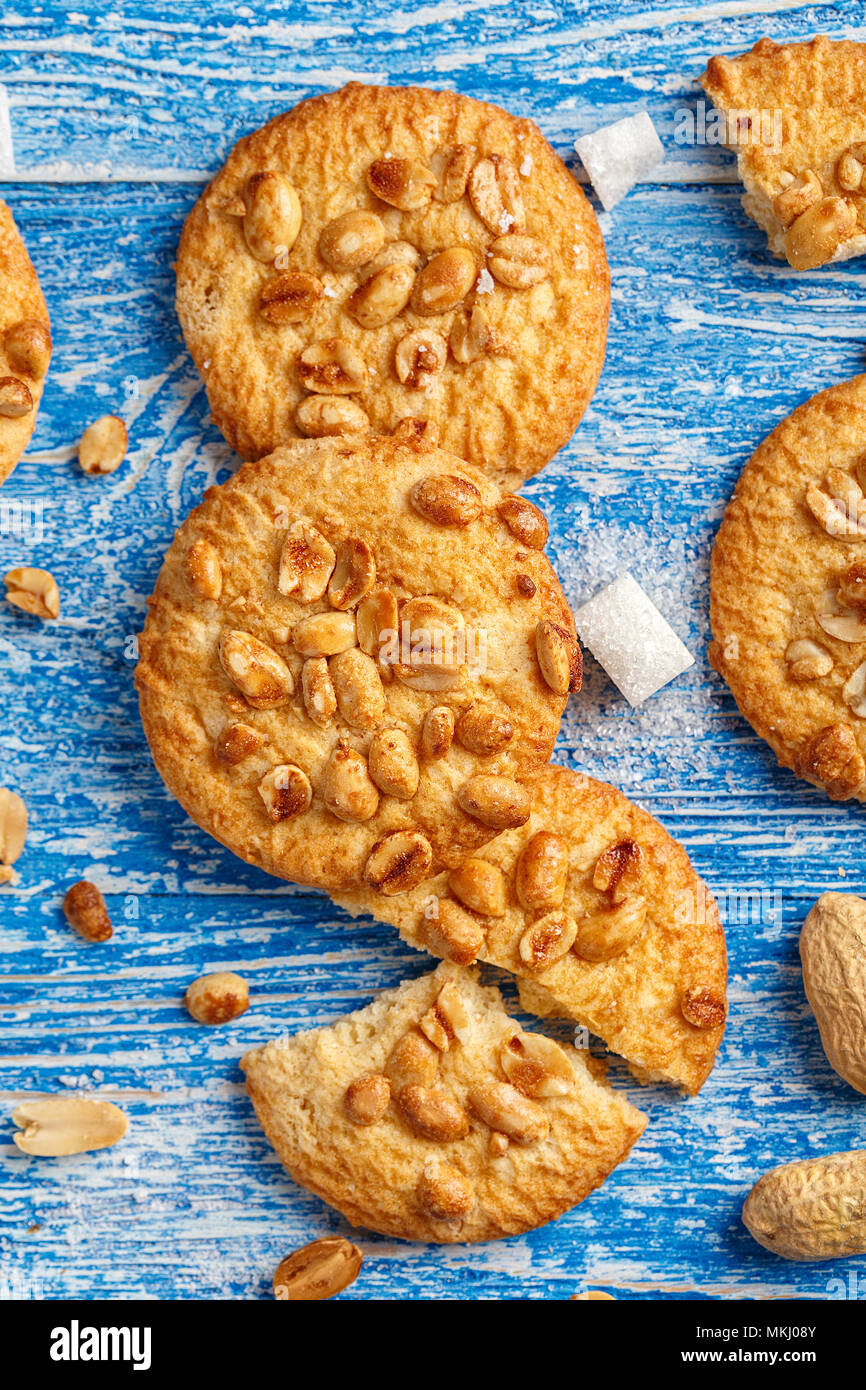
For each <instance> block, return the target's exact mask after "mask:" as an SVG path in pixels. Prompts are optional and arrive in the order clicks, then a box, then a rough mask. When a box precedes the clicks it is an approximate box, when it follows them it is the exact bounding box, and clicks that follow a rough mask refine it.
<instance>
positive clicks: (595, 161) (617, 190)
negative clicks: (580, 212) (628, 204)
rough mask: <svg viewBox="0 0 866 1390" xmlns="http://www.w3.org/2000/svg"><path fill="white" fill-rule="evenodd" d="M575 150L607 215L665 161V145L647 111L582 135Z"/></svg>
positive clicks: (576, 141)
mask: <svg viewBox="0 0 866 1390" xmlns="http://www.w3.org/2000/svg"><path fill="white" fill-rule="evenodd" d="M574 148H575V149H576V150H577V153H578V154H579V155H580V158H581V161H582V163H583V167H584V169H585V170H586V172H587V173H588V174H589V177H590V180H591V182H592V186H593V188H594V189H595V191H596V193H597V194H598V197H599V201H600V203H601V205H602V207H603V208H606V209H607V210H608V211H610V209H611V208H612V207H615V205H616V204H617V203H618V202H619V201H620V199H622V198H624V197H625V195H626V193H628V192H629V190H630V189H632V188H634V186H635V184H636V183H637V181H638V179H642V178H643V177H644V175H645V174H648V173H650V171H651V170H652V169H655V167H656V166H657V165H658V164H661V162H662V160H663V159H664V157H665V152H664V148H663V146H662V142H661V140H660V139H659V137H658V135H657V134H656V128H655V126H654V125H653V123H652V119H651V117H650V116H649V115H648V113H647V112H646V111H641V112H639V113H638V115H637V116H626V117H625V119H624V120H622V121H614V123H613V125H606V126H602V128H601V130H596V131H593V133H592V135H581V137H580V139H579V140H575V142H574Z"/></svg>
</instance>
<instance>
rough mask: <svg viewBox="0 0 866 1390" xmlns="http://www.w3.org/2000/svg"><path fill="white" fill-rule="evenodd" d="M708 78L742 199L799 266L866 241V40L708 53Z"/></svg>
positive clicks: (858, 251)
mask: <svg viewBox="0 0 866 1390" xmlns="http://www.w3.org/2000/svg"><path fill="white" fill-rule="evenodd" d="M701 83H702V85H703V87H704V90H705V91H706V93H707V95H708V96H709V97H710V99H711V100H712V102H713V103H714V105H715V106H716V107H718V109H719V111H720V112H721V114H722V115H723V116H724V118H725V135H726V139H725V144H727V145H728V147H729V148H731V149H733V150H735V151H736V154H737V164H738V170H739V175H740V178H741V179H742V181H743V184H744V185H745V189H746V193H745V196H744V198H743V207H744V208H745V210H746V212H747V213H748V214H749V216H750V217H753V218H754V219H755V221H756V222H757V223H758V225H759V226H760V227H763V229H764V231H765V232H766V233H767V236H768V237H769V239H770V249H771V250H772V251H774V252H775V254H776V255H777V256H784V257H786V258H787V260H788V262H789V264H790V265H792V266H793V267H794V269H795V270H813V269H815V268H816V267H817V266H821V265H826V264H827V263H828V262H829V261H841V260H846V259H847V258H848V257H850V256H860V255H862V254H863V252H864V251H866V177H864V172H866V101H864V91H866V44H861V43H849V42H848V41H847V40H845V41H843V42H839V43H834V42H832V41H831V40H830V39H826V38H816V39H811V40H810V41H809V42H808V43H790V44H782V45H780V44H777V43H774V42H773V41H772V39H761V41H760V42H759V43H757V44H755V47H754V48H753V49H752V51H751V52H750V53H744V54H743V55H742V56H741V57H739V58H733V59H731V58H711V59H710V62H709V64H708V65H707V70H706V72H705V73H704V75H703V77H702V78H701Z"/></svg>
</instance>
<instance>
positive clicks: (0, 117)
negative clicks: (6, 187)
mask: <svg viewBox="0 0 866 1390" xmlns="http://www.w3.org/2000/svg"><path fill="white" fill-rule="evenodd" d="M14 177H15V149H14V147H13V144H12V122H11V121H10V120H9V97H8V95H7V92H6V88H5V87H4V86H3V84H2V82H0V179H11V178H14Z"/></svg>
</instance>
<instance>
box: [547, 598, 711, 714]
mask: <svg viewBox="0 0 866 1390" xmlns="http://www.w3.org/2000/svg"><path fill="white" fill-rule="evenodd" d="M574 618H575V622H576V623H577V631H578V635H579V637H580V640H581V641H582V642H583V643H584V645H585V646H587V647H589V650H590V651H591V652H592V654H593V656H594V657H595V659H596V661H597V662H598V663H599V665H601V666H603V667H604V669H605V671H606V672H607V674H608V675H609V676H610V678H611V680H612V681H613V683H614V685H615V686H616V687H617V689H618V690H620V691H621V692H622V694H623V695H624V696H625V698H626V699H627V700H628V702H629V704H630V705H639V704H641V703H642V702H643V701H644V700H646V699H647V698H648V697H649V696H650V695H654V694H655V692H656V691H657V690H661V688H662V686H663V685H668V684H669V682H670V681H672V680H673V679H674V677H675V676H679V675H680V674H681V673H682V672H683V671H686V670H688V668H689V667H690V666H694V664H695V659H694V657H693V656H692V655H691V653H690V652H689V651H688V649H687V648H686V647H685V646H683V643H682V642H681V641H680V639H679V637H677V635H676V633H675V632H674V630H673V628H672V627H671V626H670V624H669V623H668V622H666V621H665V619H664V618H663V617H662V615H661V613H660V612H659V610H658V609H657V608H656V606H655V604H654V603H653V602H652V600H651V599H649V598H648V597H647V595H646V594H645V593H644V591H643V589H642V588H641V587H640V585H639V584H638V583H637V582H636V580H634V579H633V578H632V576H631V575H630V574H628V573H626V574H622V575H620V577H619V579H615V580H614V582H613V583H612V584H608V585H607V587H606V588H605V589H601V590H599V592H598V593H597V594H596V595H595V597H594V598H591V599H590V600H589V602H588V603H585V604H584V605H583V607H582V608H579V609H578V610H577V612H576V613H575V615H574Z"/></svg>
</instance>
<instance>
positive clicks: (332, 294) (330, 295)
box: [323, 285, 337, 299]
mask: <svg viewBox="0 0 866 1390" xmlns="http://www.w3.org/2000/svg"><path fill="white" fill-rule="evenodd" d="M323 293H324V296H325V298H326V299H336V298H337V291H336V290H335V289H334V286H333V285H326V286H325V288H324V290H323Z"/></svg>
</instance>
